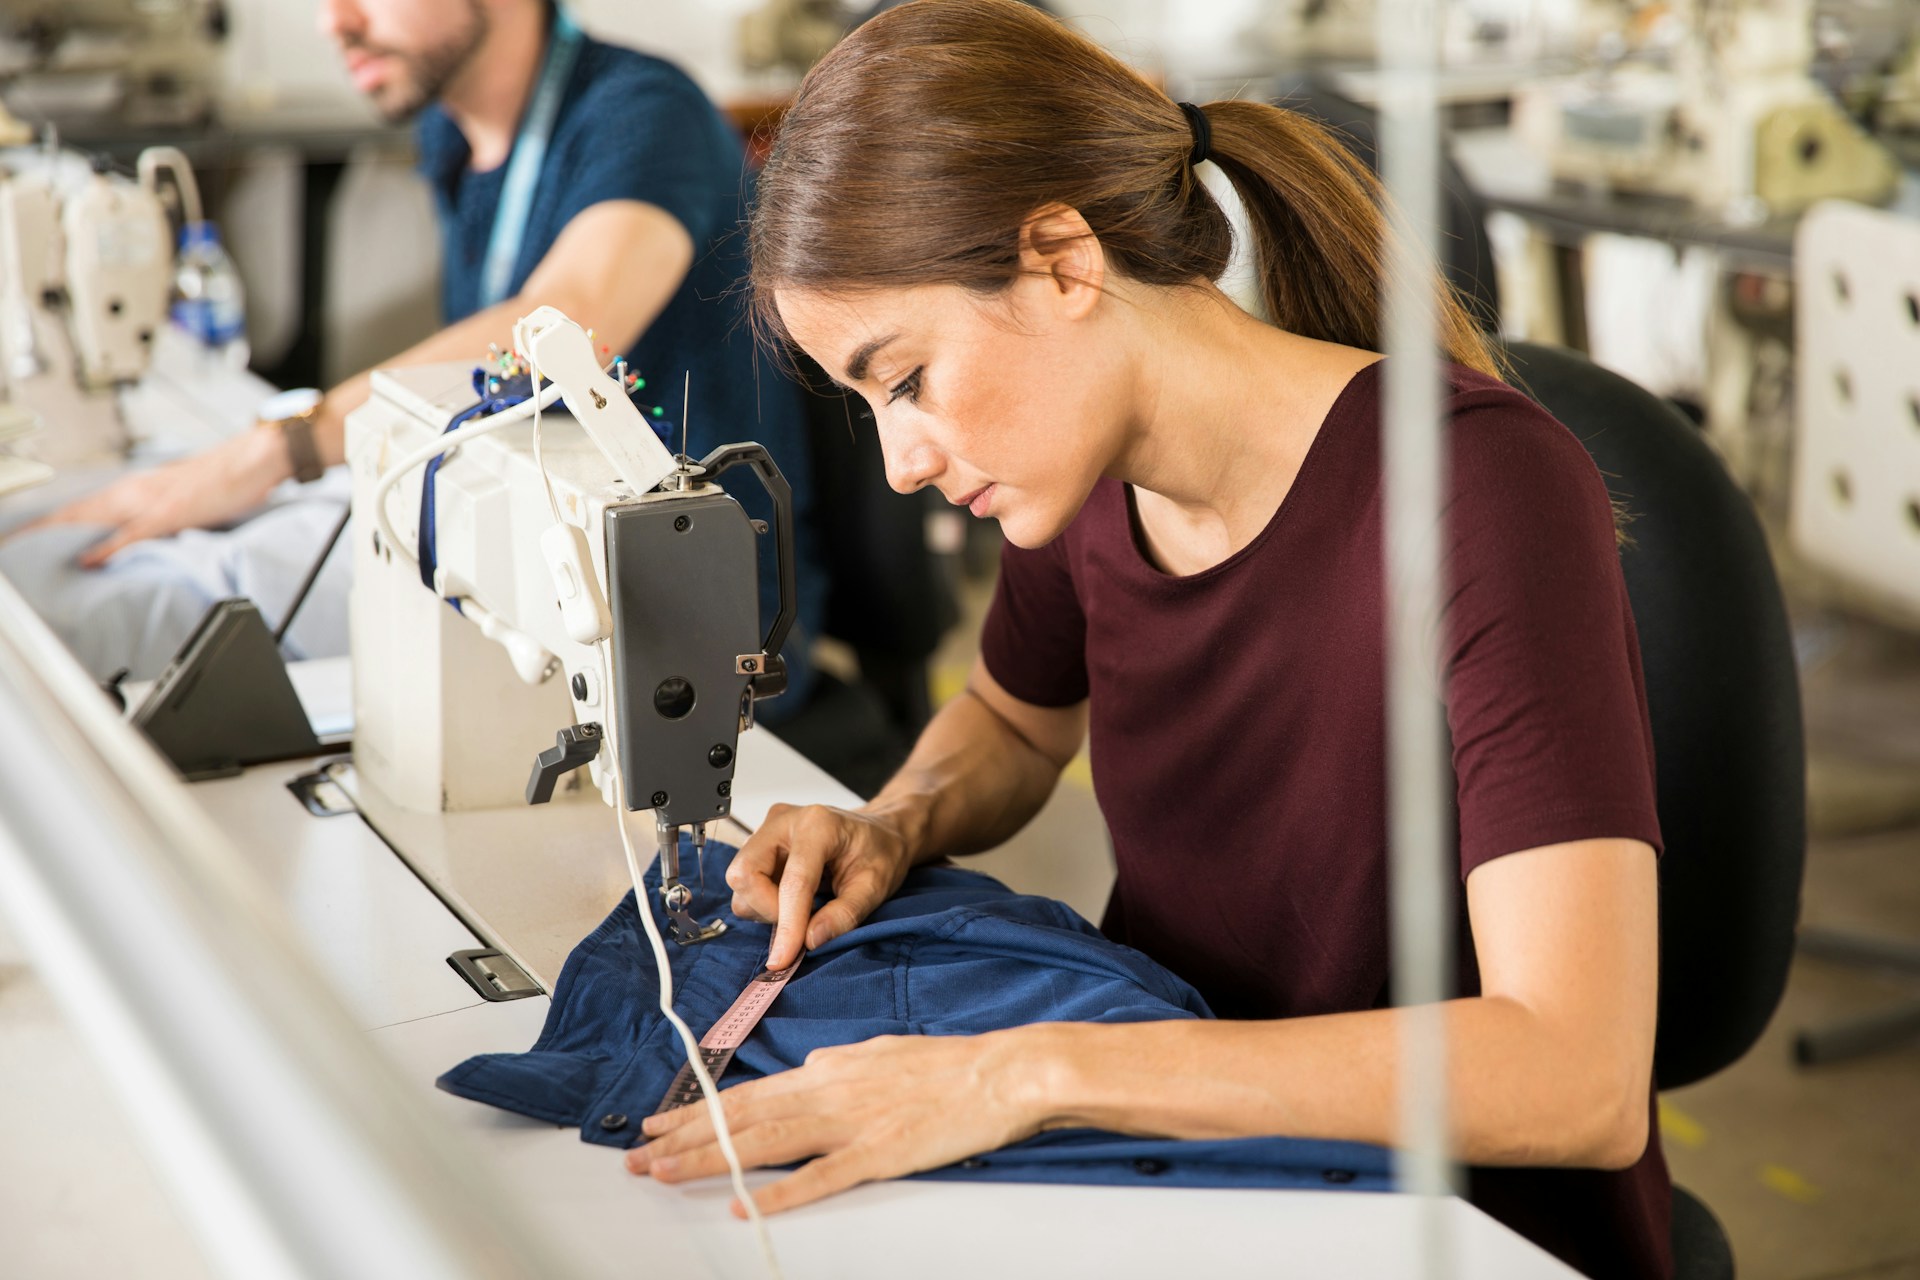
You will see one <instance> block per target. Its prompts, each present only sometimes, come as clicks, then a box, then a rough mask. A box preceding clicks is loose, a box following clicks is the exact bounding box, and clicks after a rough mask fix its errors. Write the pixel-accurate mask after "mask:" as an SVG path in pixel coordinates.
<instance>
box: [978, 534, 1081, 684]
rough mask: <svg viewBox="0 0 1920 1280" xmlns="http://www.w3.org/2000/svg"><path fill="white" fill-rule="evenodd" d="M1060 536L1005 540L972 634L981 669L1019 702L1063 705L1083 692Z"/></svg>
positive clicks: (1073, 596)
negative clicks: (982, 618) (982, 616)
mask: <svg viewBox="0 0 1920 1280" xmlns="http://www.w3.org/2000/svg"><path fill="white" fill-rule="evenodd" d="M1066 541H1067V537H1066V536H1064V535H1063V536H1062V537H1059V538H1056V539H1054V540H1053V541H1052V542H1050V543H1048V544H1047V545H1046V546H1044V547H1040V548H1038V549H1037V550H1031V551H1029V550H1026V549H1025V548H1022V547H1016V546H1013V545H1011V544H1009V545H1008V546H1007V547H1006V548H1005V549H1004V550H1003V551H1002V552H1001V553H1000V578H999V581H998V582H997V583H996V584H995V585H994V591H993V604H992V606H991V607H990V608H988V610H987V621H986V626H985V627H984V628H983V629H982V631H981V633H980V657H981V660H982V661H984V662H985V663H986V664H987V670H988V671H990V672H992V673H993V678H994V679H995V680H997V681H999V682H1000V687H1001V688H1003V689H1005V690H1006V691H1007V692H1008V693H1010V694H1012V695H1013V696H1014V697H1016V698H1018V699H1020V700H1021V701H1022V702H1030V703H1032V704H1034V705H1035V706H1039V707H1071V706H1074V705H1076V704H1077V703H1080V702H1084V701H1086V698H1087V618H1086V613H1085V612H1084V611H1083V609H1082V607H1081V604H1080V597H1079V593H1078V592H1077V591H1076V590H1075V588H1074V580H1073V571H1072V568H1071V566H1070V565H1069V563H1068V559H1067V550H1066Z"/></svg>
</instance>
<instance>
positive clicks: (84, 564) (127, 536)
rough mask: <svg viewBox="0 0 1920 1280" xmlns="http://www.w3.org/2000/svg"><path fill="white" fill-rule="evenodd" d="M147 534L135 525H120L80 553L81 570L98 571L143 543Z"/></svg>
mask: <svg viewBox="0 0 1920 1280" xmlns="http://www.w3.org/2000/svg"><path fill="white" fill-rule="evenodd" d="M147 537H148V532H147V531H146V530H145V529H143V528H141V526H140V525H139V524H137V523H128V524H123V525H121V526H120V527H119V528H118V529H115V530H114V531H113V532H112V533H110V534H108V535H107V536H106V537H105V538H102V539H101V540H100V541H99V542H96V543H94V544H93V545H92V546H90V547H88V548H87V549H86V550H85V551H82V552H81V553H80V567H81V568H82V569H98V568H99V567H100V566H101V565H103V564H105V563H106V562H107V561H109V560H111V559H113V557H115V556H116V555H118V554H120V553H121V552H122V551H124V550H126V549H127V548H128V547H130V546H132V545H133V544H134V543H136V542H145V541H146V540H147Z"/></svg>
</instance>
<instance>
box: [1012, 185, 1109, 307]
mask: <svg viewBox="0 0 1920 1280" xmlns="http://www.w3.org/2000/svg"><path fill="white" fill-rule="evenodd" d="M1020 274H1021V275H1023V276H1038V277H1042V278H1044V279H1046V280H1048V281H1050V282H1051V283H1052V286H1053V289H1052V291H1051V292H1053V293H1054V294H1056V295H1057V297H1058V299H1059V301H1060V302H1061V303H1062V304H1063V305H1064V308H1065V311H1064V314H1065V315H1066V316H1067V318H1069V319H1075V320H1077V319H1080V318H1082V317H1084V316H1085V315H1086V314H1087V313H1089V312H1091V311H1092V310H1093V307H1094V304H1095V303H1096V302H1098V301H1099V300H1100V293H1101V290H1102V288H1103V287H1104V286H1105V284H1106V280H1107V256H1106V251H1105V250H1104V249H1103V248H1101V245H1100V238H1099V237H1098V236H1096V235H1094V234H1093V228H1092V227H1090V226H1088V225H1087V220H1086V219H1085V218H1084V217H1082V216H1081V214H1080V211H1079V210H1078V209H1075V208H1072V207H1070V206H1068V205H1064V204H1050V205H1046V206H1044V207H1042V208H1040V209H1036V210H1035V211H1034V212H1032V213H1030V214H1028V215H1027V220H1026V221H1025V222H1023V223H1021V224H1020Z"/></svg>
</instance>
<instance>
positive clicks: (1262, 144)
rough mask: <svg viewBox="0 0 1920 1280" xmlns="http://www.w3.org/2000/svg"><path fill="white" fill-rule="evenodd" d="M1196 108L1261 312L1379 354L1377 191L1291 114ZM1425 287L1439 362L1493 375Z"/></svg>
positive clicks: (1225, 106) (1446, 289)
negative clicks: (1229, 199) (1239, 231)
mask: <svg viewBox="0 0 1920 1280" xmlns="http://www.w3.org/2000/svg"><path fill="white" fill-rule="evenodd" d="M1205 110H1206V113H1207V118H1208V124H1209V125H1210V128H1211V133H1212V142H1213V145H1212V147H1211V155H1212V159H1213V162H1214V163H1215V164H1216V165H1218V166H1220V169H1221V170H1222V171H1223V172H1224V173H1225V174H1226V175H1227V177H1228V178H1229V179H1230V180H1231V181H1232V182H1233V187H1234V190H1235V191H1236V192H1237V193H1238V194H1239V196H1240V201H1241V203H1242V205H1244V206H1245V208H1246V212H1247V221H1248V223H1249V225H1250V227H1251V229H1252V232H1253V257H1254V266H1255V271H1256V273H1257V277H1258V279H1259V281H1260V292H1261V301H1262V302H1263V303H1264V304H1265V306H1266V310H1267V315H1268V317H1269V318H1270V319H1271V320H1272V321H1273V323H1275V324H1276V325H1278V326H1280V327H1281V328H1282V329H1285V330H1287V331H1288V332H1290V333H1298V334H1303V335H1305V336H1307V337H1312V338H1322V339H1325V340H1326V341H1329V342H1339V343H1343V344H1345V345H1346V346H1350V347H1359V348H1361V349H1363V350H1367V351H1378V350H1380V349H1381V341H1380V322H1381V307H1382V303H1383V294H1384V286H1383V275H1384V272H1385V270H1386V257H1387V254H1386V243H1385V238H1386V234H1387V233H1386V219H1385V216H1384V214H1383V209H1384V206H1385V203H1386V195H1385V192H1384V190H1383V189H1382V188H1381V185H1380V180H1379V179H1378V178H1376V177H1375V176H1374V174H1373V170H1371V169H1370V168H1368V167H1367V166H1366V165H1365V164H1364V163H1362V162H1361V161H1360V160H1359V158H1358V157H1356V156H1355V155H1354V154H1353V152H1352V151H1350V150H1348V149H1347V147H1346V146H1344V145H1343V144H1342V143H1341V142H1340V140H1339V139H1338V138H1337V137H1336V136H1335V135H1334V134H1333V133H1331V132H1329V131H1328V130H1327V129H1326V128H1324V127H1323V126H1321V125H1319V124H1317V123H1315V122H1314V121H1312V120H1310V119H1308V118H1307V117H1306V116H1303V115H1301V114H1299V113H1298V112H1294V111H1288V110H1285V109H1283V108H1280V107H1275V106H1269V105H1267V104H1266V103H1261V102H1241V101H1229V102H1215V103H1212V104H1210V105H1209V106H1207V107H1206V108H1205ZM1434 288H1435V289H1436V291H1437V292H1438V293H1439V307H1438V314H1437V315H1436V317H1435V322H1436V328H1437V330H1438V337H1439V343H1440V348H1441V350H1442V351H1443V352H1445V354H1446V357H1447V359H1449V360H1451V361H1453V362H1454V363H1456V364H1461V365H1465V366H1466V367H1468V368H1470V369H1476V370H1478V371H1479V372H1481V373H1485V374H1490V375H1492V376H1495V377H1498V376H1499V368H1498V366H1497V362H1496V361H1495V359H1494V356H1493V352H1492V349H1491V347H1490V345H1489V344H1488V342H1487V339H1486V337H1485V335H1484V334H1483V333H1482V332H1481V330H1480V327H1479V326H1478V325H1476V324H1475V323H1474V322H1473V319H1472V317H1471V315H1470V314H1469V313H1468V311H1467V309H1466V307H1465V306H1464V305H1463V304H1462V303H1461V301H1460V299H1459V296H1458V295H1457V294H1456V293H1455V292H1454V289H1453V287H1452V285H1450V284H1449V283H1448V282H1447V281H1446V280H1445V279H1444V278H1443V277H1441V276H1440V275H1439V273H1438V272H1437V271H1436V272H1435V273H1434Z"/></svg>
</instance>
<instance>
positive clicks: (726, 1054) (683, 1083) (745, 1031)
mask: <svg viewBox="0 0 1920 1280" xmlns="http://www.w3.org/2000/svg"><path fill="white" fill-rule="evenodd" d="M806 958H807V953H806V952H805V951H802V952H801V953H800V956H799V959H796V960H795V961H794V962H793V963H792V964H790V965H788V966H787V967H786V968H784V969H777V970H776V969H767V970H763V971H762V972H761V973H760V974H759V976H757V977H755V978H754V979H753V981H751V982H749V983H747V986H746V990H744V991H742V992H741V993H740V994H739V996H738V997H736V998H735V1000H734V1002H733V1003H732V1004H731V1005H729V1006H728V1008H727V1011H726V1012H725V1013H724V1014H722V1015H720V1021H718V1022H716V1023H714V1024H713V1029H712V1030H711V1031H709V1032H707V1034H705V1035H704V1036H701V1037H700V1061H701V1062H702V1063H703V1064H704V1065H705V1066H706V1068H707V1074H709V1075H711V1076H712V1077H713V1079H714V1082H715V1083H716V1084H717V1083H719V1080H720V1077H721V1075H722V1074H723V1073H725V1071H726V1069H727V1064H729V1063H730V1062H732V1061H733V1055H734V1051H735V1050H737V1049H738V1048H739V1047H740V1046H741V1045H743V1044H745V1043H746V1042H747V1037H748V1036H750V1035H752V1034H753V1029H754V1028H755V1027H757V1026H759V1025H760V1019H762V1018H764V1017H765V1016H766V1014H767V1010H768V1008H770V1007H771V1006H772V1004H773V1002H774V1000H775V999H777V998H778V997H779V995H780V992H781V990H782V989H783V988H784V987H785V986H786V985H787V979H789V978H791V977H792V976H793V975H794V974H795V973H796V972H797V971H798V970H799V968H800V961H801V960H805V959H806ZM698 1101H700V1078H699V1077H698V1076H696V1075H695V1074H694V1073H693V1065H692V1064H691V1063H689V1064H688V1065H686V1066H684V1067H681V1068H680V1072H679V1074H678V1075H676V1076H674V1078H673V1083H672V1084H671V1085H669V1086H668V1088H667V1096H666V1097H664V1098H662V1099H661V1100H660V1105H659V1106H658V1107H657V1108H655V1110H654V1113H653V1114H655V1115H661V1114H663V1113H665V1112H668V1111H674V1110H677V1109H678V1108H680V1107H684V1106H686V1105H687V1104H688V1103H689V1102H698Z"/></svg>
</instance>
